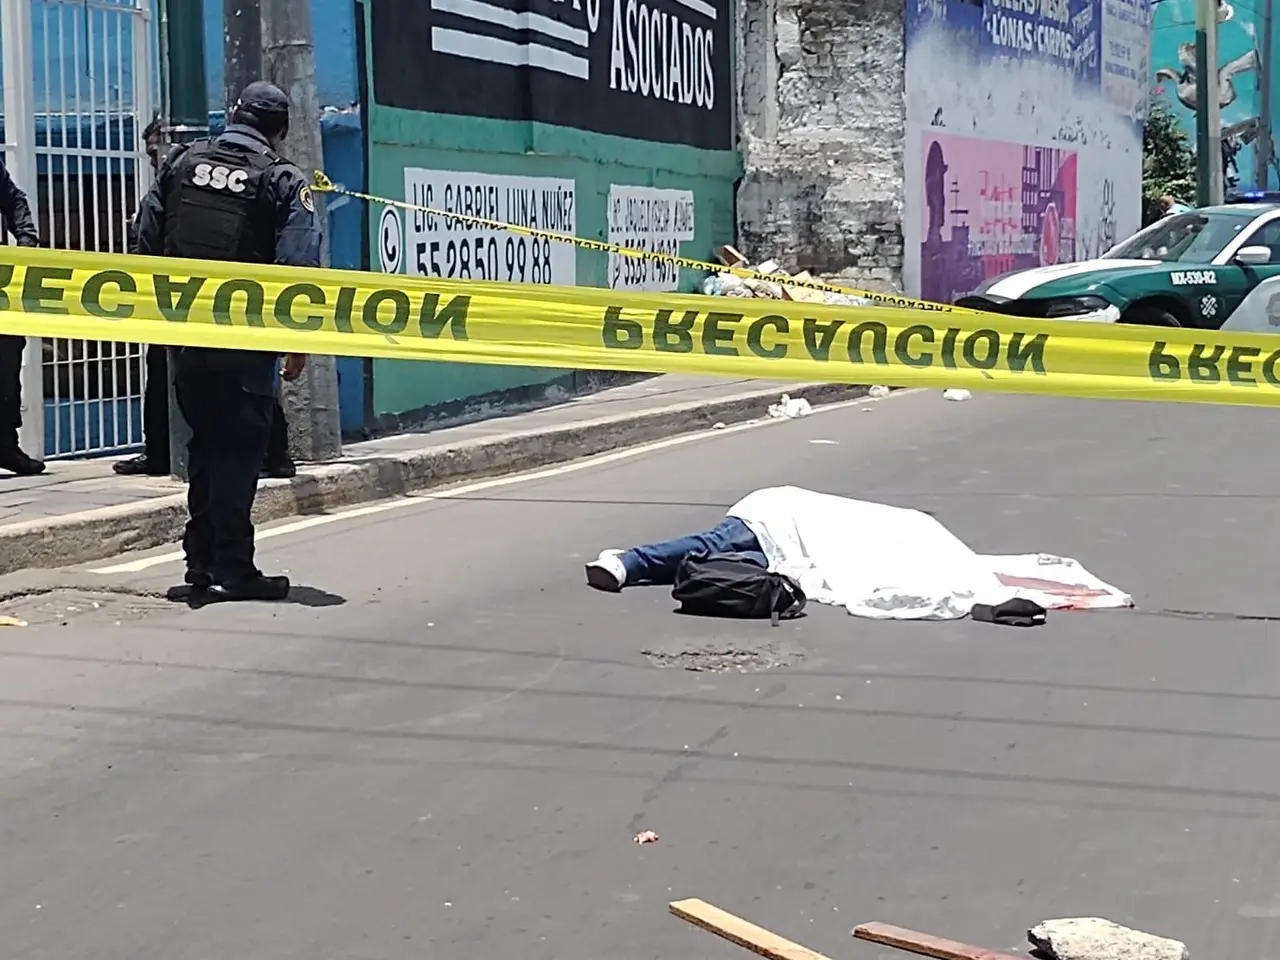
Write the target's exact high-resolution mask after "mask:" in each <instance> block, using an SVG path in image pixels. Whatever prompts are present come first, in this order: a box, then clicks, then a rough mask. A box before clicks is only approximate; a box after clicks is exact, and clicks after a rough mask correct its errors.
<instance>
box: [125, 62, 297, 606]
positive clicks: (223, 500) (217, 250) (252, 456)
mask: <svg viewBox="0 0 1280 960" xmlns="http://www.w3.org/2000/svg"><path fill="white" fill-rule="evenodd" d="M230 121H231V122H230V123H229V124H228V126H227V129H226V131H225V132H224V133H223V134H222V135H221V136H219V137H215V138H214V139H212V140H198V141H196V142H194V143H192V144H183V145H181V146H179V147H177V148H176V149H175V150H174V151H173V153H171V154H170V156H169V159H168V161H167V162H166V163H165V165H164V166H163V167H162V168H161V170H160V175H159V177H157V178H156V182H155V183H154V184H153V185H152V187H151V190H150V192H149V193H148V194H147V196H146V197H145V199H144V200H143V201H142V205H141V207H140V208H139V211H138V221H137V230H138V252H139V253H142V254H150V255H163V256H169V257H181V258H185V259H193V260H216V261H228V260H230V261H238V262H243V263H276V264H283V265H286V266H295V267H318V266H319V265H320V227H319V224H318V223H317V222H316V216H315V203H314V200H313V199H312V196H311V188H310V187H309V186H308V185H307V182H306V179H305V178H304V177H303V175H302V172H301V171H300V170H299V169H298V168H297V167H296V166H294V165H293V164H292V163H289V162H288V161H287V160H285V159H284V158H283V157H281V156H280V155H279V154H278V153H277V150H278V149H279V147H280V144H281V142H282V141H283V140H284V136H285V133H286V132H287V131H288V129H289V99H288V97H286V96H285V94H284V93H283V92H282V91H281V90H280V89H279V88H278V87H275V86H273V85H272V84H269V83H265V82H263V81H256V82H254V83H251V84H249V86H247V87H246V88H245V89H244V92H243V93H241V94H240V99H239V100H237V101H236V104H235V106H234V107H233V108H232V110H231V115H230ZM305 363H306V358H305V357H303V356H300V355H296V354H290V355H289V356H287V357H286V358H285V360H284V364H283V367H281V366H280V364H279V358H278V357H277V356H276V355H275V354H270V353H261V352H254V351H248V350H230V349H224V350H215V349H208V348H197V347H184V348H182V349H181V350H180V351H179V353H178V360H177V364H176V368H177V378H176V387H177V397H178V404H179V407H180V408H181V410H182V413H183V416H184V417H185V418H186V420H187V424H188V425H189V426H190V427H191V440H190V442H189V443H188V445H187V458H188V459H187V463H188V472H189V474H190V481H189V484H188V490H187V505H188V509H189V512H190V519H189V520H188V522H187V529H186V534H185V536H184V537H183V548H184V551H185V553H186V559H187V572H186V582H187V584H188V585H189V586H190V588H191V590H192V599H196V596H197V595H205V596H207V597H208V598H209V599H212V600H283V599H284V598H285V597H287V596H288V594H289V580H288V578H287V577H267V576H263V574H262V572H261V571H260V570H259V569H258V568H257V566H255V564H254V542H253V534H254V531H253V520H252V510H253V499H254V495H255V493H256V492H257V486H258V473H259V471H260V470H261V469H262V466H263V462H264V460H265V457H266V451H267V445H268V443H269V442H270V435H271V424H272V417H273V410H274V406H275V397H276V377H277V374H279V375H280V376H283V377H284V379H286V380H292V379H295V378H296V377H298V376H299V375H300V374H301V373H302V370H303V367H304V365H305Z"/></svg>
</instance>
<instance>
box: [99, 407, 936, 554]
mask: <svg viewBox="0 0 1280 960" xmlns="http://www.w3.org/2000/svg"><path fill="white" fill-rule="evenodd" d="M921 392H923V388H914V389H910V390H895V391H894V392H893V393H891V394H889V396H888V397H881V398H879V399H877V398H875V397H857V398H856V399H853V400H841V401H838V402H836V403H826V404H822V405H820V406H816V407H814V408H813V413H814V414H815V415H816V414H819V413H826V412H828V411H832V410H844V409H847V408H848V407H856V406H861V405H862V404H864V403H881V402H883V401H884V400H888V399H891V398H893V397H900V396H903V395H905V394H911V393H921ZM786 422H788V421H786V420H781V419H776V420H775V419H760V420H748V421H746V422H745V423H735V424H733V425H732V426H728V427H721V428H720V429H718V430H717V429H711V430H699V431H698V432H697V433H686V434H681V435H680V436H678V437H668V438H667V439H665V440H654V441H653V442H652V443H645V444H641V445H640V446H637V447H628V448H626V449H625V450H617V451H614V452H613V453H602V454H597V455H595V456H591V457H584V458H583V459H581V460H574V461H571V462H570V463H562V464H559V465H557V466H554V467H546V468H544V469H542V470H535V471H533V472H532V473H515V474H512V475H511V476H508V477H495V478H494V479H492V480H481V481H478V482H476V483H468V484H464V485H463V486H459V487H444V488H441V489H440V490H438V491H437V492H435V493H422V494H415V493H410V494H407V495H405V496H403V497H400V498H397V499H395V500H386V501H383V502H382V503H372V504H367V505H365V506H363V507H352V508H351V509H350V510H341V511H338V512H337V513H326V514H322V515H321V516H318V517H305V518H303V519H301V520H293V521H291V522H289V523H283V524H281V525H280V526H278V527H268V528H267V529H265V530H260V531H259V532H258V535H257V537H256V538H255V539H256V540H257V542H259V543H261V542H262V541H263V540H270V539H272V538H273V537H282V536H284V535H285V534H288V533H298V532H299V531H302V530H310V529H311V528H312V527H322V526H324V525H325V524H328V523H337V522H338V521H339V520H354V519H357V518H359V517H368V516H372V515H374V514H377V513H386V512H387V511H390V510H400V509H403V508H404V507H416V506H421V505H422V504H424V503H430V502H432V501H433V500H452V499H454V498H455V497H461V496H465V495H467V494H471V493H480V492H481V491H484V490H493V489H495V488H497V487H508V486H512V485H513V484H517V483H528V482H529V481H531V480H546V479H550V478H552V477H562V476H564V475H565V474H569V473H577V472H578V471H579V470H586V469H588V468H590V467H599V466H602V465H604V464H608V463H617V462H618V461H620V460H630V459H631V458H633V457H641V456H644V455H645V454H646V453H654V452H656V451H659V450H669V449H671V448H672V447H679V446H683V445H684V444H686V443H693V442H694V441H695V440H706V439H708V438H710V437H723V436H725V435H726V434H731V433H742V432H743V431H745V430H755V429H757V428H759V427H767V426H772V425H773V424H777V423H786ZM183 558H184V554H183V553H182V551H181V550H175V551H173V552H171V553H162V554H157V555H156V556H151V557H141V558H139V559H137V560H130V561H128V562H126V563H115V564H112V565H111V566H108V567H94V568H93V569H91V570H90V571H89V572H90V573H98V574H102V575H104V576H107V575H110V574H114V573H141V572H142V571H143V570H149V569H151V568H152V567H158V566H160V565H161V564H165V563H176V562H177V561H179V560H182V559H183Z"/></svg>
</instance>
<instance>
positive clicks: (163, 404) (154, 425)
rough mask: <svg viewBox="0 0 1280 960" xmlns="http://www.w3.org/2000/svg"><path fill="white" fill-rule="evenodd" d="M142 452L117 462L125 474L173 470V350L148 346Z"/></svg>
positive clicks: (118, 470) (156, 474)
mask: <svg viewBox="0 0 1280 960" xmlns="http://www.w3.org/2000/svg"><path fill="white" fill-rule="evenodd" d="M142 442H143V444H144V447H143V451H142V454H141V455H140V456H137V457H134V458H133V459H132V460H121V461H120V462H119V463H117V464H116V465H115V471H116V473H118V474H120V475H122V476H126V477H129V476H153V477H163V476H168V474H169V350H168V348H167V347H157V346H150V347H147V384H146V387H145V388H144V389H143V394H142Z"/></svg>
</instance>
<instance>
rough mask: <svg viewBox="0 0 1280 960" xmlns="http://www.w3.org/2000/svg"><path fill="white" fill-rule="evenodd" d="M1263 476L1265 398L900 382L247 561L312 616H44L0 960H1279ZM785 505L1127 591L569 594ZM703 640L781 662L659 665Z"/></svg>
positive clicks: (1278, 443)
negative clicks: (1206, 403) (992, 606)
mask: <svg viewBox="0 0 1280 960" xmlns="http://www.w3.org/2000/svg"><path fill="white" fill-rule="evenodd" d="M1277 450H1280V420H1277V419H1276V417H1275V415H1274V414H1273V413H1271V412H1268V411H1260V410H1232V409H1226V408H1209V407H1179V406H1173V405H1138V404H1132V405H1129V404H1104V403H1089V402H1081V401H1067V400H1039V399H1024V398H993V397H976V398H975V399H974V400H972V401H971V402H969V403H946V402H944V401H943V400H942V399H941V398H940V396H939V395H938V394H936V393H926V394H914V395H909V396H902V397H896V398H893V399H890V400H888V401H883V402H880V403H874V404H868V405H866V406H863V407H859V406H854V407H849V408H844V409H839V410H832V411H827V412H821V413H819V414H817V415H815V416H813V417H811V418H808V419H806V420H802V421H796V422H790V423H784V424H779V425H772V426H767V427H764V428H760V429H748V430H742V431H734V430H730V431H725V432H722V433H717V434H714V435H711V436H708V437H706V438H703V439H699V440H696V441H693V442H688V443H680V444H678V445H674V446H671V447H669V448H666V449H661V450H654V451H650V452H647V453H644V454H642V455H639V456H633V457H626V458H621V459H615V460H613V461H611V462H606V463H602V464H599V465H593V466H589V467H587V468H585V469H574V470H570V471H568V472H561V473H559V474H558V475H554V476H547V477H542V478H541V479H533V480H529V481H525V482H520V483H514V484H508V485H505V486H499V487H493V488H491V489H487V490H483V491H479V492H475V493H473V494H471V495H467V496H463V497H461V498H452V499H444V500H434V501H425V502H421V503H416V504H414V505H412V506H409V507H402V508H397V509H392V510H388V511H385V512H381V513H370V514H367V515H365V516H362V517H357V518H352V519H347V520H343V521H340V522H336V523H331V524H328V525H326V526H316V527H313V528H310V529H302V530H295V532H293V533H289V534H286V535H281V536H277V537H275V538H274V539H267V540H264V541H263V543H262V550H261V553H262V556H261V562H262V564H263V566H264V567H266V568H267V569H269V570H271V571H280V570H287V571H288V572H289V573H290V575H291V576H292V577H293V578H294V580H295V583H299V584H303V585H306V586H307V587H309V588H311V589H309V590H304V591H300V595H301V596H302V599H304V600H305V601H307V602H306V603H305V604H297V603H295V604H289V605H283V606H274V607H273V606H266V605H257V606H252V605H243V606H221V607H210V608H206V609H204V610H198V611H191V610H187V609H185V608H177V607H171V606H164V605H159V604H150V603H147V602H146V601H141V600H139V601H136V602H133V605H132V606H131V605H130V604H129V603H127V602H125V601H121V605H116V606H113V605H112V604H111V603H109V602H104V605H103V606H102V607H100V608H96V609H95V608H92V606H88V607H86V606H84V605H83V604H79V605H77V608H76V609H74V610H73V609H70V606H69V605H68V601H66V600H64V599H59V596H60V595H56V594H55V595H53V596H51V597H47V598H44V600H42V601H40V603H43V606H40V604H39V603H37V604H36V605H34V606H30V607H29V608H27V609H28V612H29V613H30V619H31V621H32V625H31V626H29V627H26V628H11V629H5V630H0V731H2V732H0V938H2V942H3V944H4V946H3V951H2V952H3V954H4V956H5V957H6V958H13V960H136V958H138V957H163V958H165V960H226V958H251V960H276V958H280V960H284V958H289V960H293V958H297V960H304V958H305V960H322V958H323V960H327V958H335V960H337V958H342V960H375V958H378V960H381V958H409V957H428V958H431V960H444V958H454V957H456V958H483V960H507V958H511V960H514V958H521V960H542V958H547V960H599V958H616V960H644V958H662V960H675V958H688V957H701V958H711V960H714V958H719V957H724V958H733V957H739V958H741V957H745V956H747V954H745V953H744V952H743V951H741V950H740V948H737V947H733V946H730V945H727V944H722V943H721V942H719V941H718V940H715V939H714V938H713V937H711V936H710V935H709V934H706V933H704V932H701V931H698V930H695V929H693V928H690V927H687V926H685V925H684V924H682V923H681V922H680V921H678V920H676V919H674V918H671V917H669V916H667V915H666V904H667V902H668V901H669V900H672V899H677V898H682V897H701V898H703V899H705V900H708V901H710V902H712V903H714V904H717V905H719V906H721V907H723V908H725V909H727V910H730V911H732V912H735V913H738V914H741V915H743V916H745V917H747V918H748V919H751V920H753V921H755V922H757V923H760V924H762V925H764V926H767V927H770V928H772V929H774V930H776V931H777V932H779V933H782V934H784V935H787V936H790V937H792V938H793V939H796V940H799V941H800V942H802V943H805V944H807V945H808V946H810V947H813V948H815V949H818V950H821V951H823V952H824V953H826V954H827V955H829V956H832V957H851V958H854V960H858V958H864V957H865V958H867V960H874V958H879V957H887V956H889V954H888V953H882V952H881V951H878V950H877V949H875V948H873V947H870V946H868V945H865V944H855V943H851V942H850V941H849V931H850V929H851V928H852V927H853V925H854V924H855V923H857V922H861V921H867V920H882V921H886V922H891V923H897V924H900V925H904V926H909V927H915V928H917V929H924V930H928V931H931V932H934V933H937V934H941V935H946V936H950V937H954V938H958V939H962V940H968V941H970V942H975V943H979V944H982V945H984V946H987V947H991V948H1000V949H1006V950H1012V949H1020V947H1019V944H1021V943H1022V941H1023V939H1024V931H1025V929H1026V927H1027V926H1028V925H1030V924H1032V923H1035V922H1037V921H1039V920H1041V919H1044V918H1046V917H1053V916H1080V915H1086V916H1087V915H1102V916H1106V917H1109V918H1111V919H1114V920H1117V921H1120V922H1124V923H1130V924H1132V925H1135V926H1138V927H1141V928H1144V929H1149V930H1151V931H1154V932H1158V933H1162V934H1166V935H1171V936H1176V937H1179V938H1182V939H1185V940H1186V941H1187V942H1188V943H1189V945H1190V946H1191V953H1192V956H1193V957H1197V956H1198V957H1199V958H1201V960H1208V958H1214V960H1231V958H1242V960H1243V958H1246V957H1250V958H1251V957H1262V956H1268V955H1271V956H1274V955H1275V954H1276V947H1277V943H1278V941H1280V937H1278V936H1277V934H1278V931H1280V829H1278V826H1277V824H1278V820H1280V690H1278V689H1277V687H1278V686H1280V685H1278V684H1277V678H1280V644H1278V643H1277V642H1276V637H1277V635H1278V634H1277V625H1276V623H1274V622H1271V621H1267V620H1259V619H1242V618H1249V617H1255V618H1256V617H1268V616H1274V617H1280V597H1277V595H1276V589H1275V587H1276V583H1277V579H1278V578H1280V571H1278V570H1277V568H1278V567H1280V550H1278V549H1277V547H1276V531H1277V529H1280V507H1278V503H1277V498H1276V495H1275V493H1274V487H1275V484H1276V478H1275V473H1276V464H1277V454H1276V452H1275V451H1277ZM778 483H791V484H798V485H801V486H807V487H811V488H815V489H820V490H824V491H827V492H830V493H836V494H844V495H850V496H857V497H861V498H867V499H876V500H883V501H887V502H890V503H896V504H903V505H909V506H915V507H918V508H922V509H926V510H930V511H933V512H934V513H935V514H936V516H938V518H939V519H941V520H942V521H943V522H944V523H945V524H947V525H948V526H949V527H950V528H951V529H952V530H954V531H955V532H956V533H957V534H959V535H960V536H961V537H963V538H964V539H966V540H967V541H968V542H970V543H971V544H972V545H973V546H974V547H975V548H978V549H980V550H982V551H985V552H1032V551H1047V552H1054V553H1058V554H1065V555H1068V556H1074V557H1075V558H1077V559H1078V560H1080V561H1081V562H1082V563H1084V564H1085V565H1086V566H1087V567H1089V568H1090V569H1091V570H1092V571H1093V572H1094V573H1096V574H1097V575H1099V576H1101V577H1103V578H1104V579H1107V580H1110V581H1111V582H1113V583H1115V584H1117V585H1118V586H1120V587H1122V588H1124V589H1126V590H1128V591H1129V592H1131V593H1132V594H1133V595H1134V596H1135V598H1136V599H1137V601H1138V603H1139V605H1140V607H1141V609H1140V610H1138V611H1132V612H1107V613H1093V614H1089V613H1073V614H1054V615H1052V616H1051V618H1050V621H1049V623H1048V625H1047V626H1046V627H1044V628H1042V629H1039V630H1016V629H1010V628H1001V627H995V626H992V625H987V624H978V623H971V622H967V621H965V622H958V623H869V622H865V621H860V620H856V619H854V618H851V617H848V616H846V615H844V614H843V613H841V612H839V611H836V610H832V609H828V608H816V609H813V608H811V612H810V615H809V616H808V617H806V618H805V619H803V620H800V621H797V622H793V623H790V624H784V625H783V626H781V627H779V628H777V629H771V628H770V627H769V626H768V624H767V623H744V622H712V621H701V620H691V619H686V618H682V617H679V616H677V615H675V614H673V613H672V604H671V602H670V599H669V596H668V595H667V593H666V591H664V590H660V589H650V590H645V589H636V590H632V591H629V592H626V593H624V594H622V595H620V596H610V595H604V594H598V593H594V592H591V591H589V590H588V589H587V588H586V587H585V586H584V585H583V582H582V563H583V561H584V560H585V559H587V558H588V557H591V556H594V555H595V553H596V552H597V551H598V550H599V549H600V548H602V547H607V546H627V545H630V544H632V543H635V542H640V541H647V540H653V539H659V538H663V537H666V536H669V535H674V534H678V533H682V532H686V531H688V530H691V529H695V528H702V527H706V526H710V525H711V524H713V523H714V522H715V521H716V520H718V519H719V518H720V516H721V515H722V514H723V512H724V510H725V508H726V507H727V506H728V505H729V504H730V503H732V502H733V501H734V500H735V499H737V498H738V497H739V496H740V495H741V494H742V493H744V492H745V491H748V490H750V489H752V488H755V487H761V486H766V485H771V484H778ZM849 546H850V549H855V550H856V549H859V548H860V545H859V544H857V543H851V544H850V545H849ZM178 573H179V568H178V567H177V566H176V565H174V564H168V565H165V564H161V565H159V566H156V567H153V568H151V569H148V570H145V571H142V572H140V573H136V574H130V575H116V576H112V577H107V578H102V579H103V580H104V581H105V582H107V583H110V584H112V585H114V586H130V585H132V586H134V587H138V588H143V589H155V588H160V587H163V586H164V585H166V584H168V583H171V582H174V581H175V580H176V579H177V576H178ZM63 579H65V578H63ZM56 582H60V579H59V578H58V577H56V576H52V575H51V576H50V578H49V579H48V583H49V584H54V583H56ZM2 585H3V584H0V586H2ZM59 604H61V606H59ZM1169 610H1181V611H1193V612H1198V613H1199V615H1176V614H1172V613H1168V612H1161V611H1169ZM63 624H65V625H63ZM706 650H713V651H718V652H719V653H721V654H725V655H728V656H738V655H741V656H742V657H744V658H745V659H746V660H747V661H749V662H751V663H753V664H755V665H756V666H757V667H759V666H760V665H762V664H763V665H764V669H756V670H754V672H738V671H736V670H734V671H730V672H708V671H702V672H695V671H688V670H684V669H680V668H679V667H678V666H677V667H671V666H665V667H664V666H662V664H671V663H675V664H680V663H682V662H683V660H682V659H681V658H682V657H684V656H686V655H687V654H688V652H689V651H694V652H697V651H706ZM645 651H650V653H649V654H646V653H645ZM646 829H651V830H654V831H656V832H657V833H658V834H659V836H660V838H661V839H660V841H659V842H658V843H656V844H652V845H646V846H637V845H635V844H634V843H633V842H632V838H633V835H634V834H636V833H637V832H638V831H640V830H646ZM899 956H905V955H899Z"/></svg>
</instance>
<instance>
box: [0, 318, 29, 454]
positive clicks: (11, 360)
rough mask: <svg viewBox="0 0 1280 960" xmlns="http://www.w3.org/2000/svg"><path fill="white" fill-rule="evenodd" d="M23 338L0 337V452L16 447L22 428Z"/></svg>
mask: <svg viewBox="0 0 1280 960" xmlns="http://www.w3.org/2000/svg"><path fill="white" fill-rule="evenodd" d="M26 345H27V341H26V338H25V337H5V336H0V450H4V449H6V448H15V447H17V446H18V428H19V427H20V426H22V351H23V349H24V348H25V347H26Z"/></svg>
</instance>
